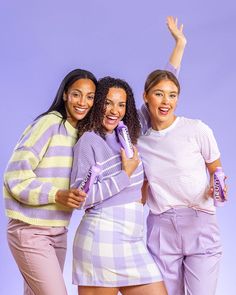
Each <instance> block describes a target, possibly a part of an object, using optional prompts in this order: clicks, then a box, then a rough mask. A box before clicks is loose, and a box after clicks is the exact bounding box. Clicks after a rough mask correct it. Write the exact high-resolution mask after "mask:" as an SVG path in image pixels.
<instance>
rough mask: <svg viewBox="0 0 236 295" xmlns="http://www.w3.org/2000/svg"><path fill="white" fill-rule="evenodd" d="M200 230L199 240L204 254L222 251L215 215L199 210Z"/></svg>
mask: <svg viewBox="0 0 236 295" xmlns="http://www.w3.org/2000/svg"><path fill="white" fill-rule="evenodd" d="M200 215H201V221H202V222H201V231H200V234H199V242H200V245H201V246H202V248H203V250H204V252H205V253H206V254H215V253H221V252H222V245H221V238H220V230H219V227H218V224H217V221H216V216H215V215H211V214H208V213H204V212H201V213H200Z"/></svg>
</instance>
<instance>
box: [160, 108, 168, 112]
mask: <svg viewBox="0 0 236 295" xmlns="http://www.w3.org/2000/svg"><path fill="white" fill-rule="evenodd" d="M160 110H161V111H163V112H168V111H169V109H166V108H160Z"/></svg>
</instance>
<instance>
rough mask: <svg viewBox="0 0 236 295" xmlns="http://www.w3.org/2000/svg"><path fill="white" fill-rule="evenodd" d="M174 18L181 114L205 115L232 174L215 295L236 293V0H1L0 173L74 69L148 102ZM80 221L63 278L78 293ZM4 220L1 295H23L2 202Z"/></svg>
mask: <svg viewBox="0 0 236 295" xmlns="http://www.w3.org/2000/svg"><path fill="white" fill-rule="evenodd" d="M167 15H177V16H178V17H179V20H180V21H181V22H183V23H184V25H185V33H186V36H187V39H188V44H187V48H186V52H185V55H184V60H183V63H182V69H181V74H180V82H181V84H182V94H181V98H180V102H179V107H178V113H179V114H182V115H185V116H189V117H192V118H201V119H202V120H203V121H204V122H206V123H208V124H209V125H210V126H211V127H212V128H213V129H214V131H215V136H216V138H217V140H218V143H219V147H220V150H221V152H222V162H223V165H224V169H225V172H226V173H227V175H228V184H229V186H230V192H229V198H230V201H229V202H228V204H227V205H226V206H225V207H224V208H220V209H219V210H218V219H219V223H220V227H221V232H222V241H223V244H224V257H223V260H222V266H221V271H220V278H219V284H218V289H217V295H224V294H227V295H235V294H236V285H235V272H234V266H235V265H236V254H235V245H236V235H235V224H236V223H235V209H236V202H235V197H234V196H235V193H236V190H235V185H234V184H235V180H236V179H235V174H236V170H235V166H236V165H235V160H234V158H233V157H234V153H235V144H236V140H235V106H236V103H235V95H236V94H235V89H234V87H235V85H236V74H235V66H236V64H235V52H236V41H235V35H236V4H235V1H234V0H225V1H221V2H219V3H217V2H216V1H213V0H208V1H203V0H198V1H187V0H183V1H181V0H180V1H176V0H175V1H174V0H173V1H157V0H145V1H144V0H139V1H138V0H119V1H114V0H97V1H95V0H94V1H92V0H86V1H79V0H77V1H76V0H73V1H70V0H68V1H59V0H56V1H55V0H51V1H44V0H42V1H32V0H22V1H12V0H8V1H5V2H3V1H1V3H0V40H1V45H0V58H1V62H0V71H1V79H0V81H1V88H0V89H1V109H0V112H1V115H0V118H1V124H0V131H1V157H0V169H1V171H0V172H1V175H2V174H3V171H4V168H5V166H6V163H7V161H8V159H9V157H10V155H11V153H12V150H13V147H14V145H15V143H16V141H17V140H18V138H19V136H20V134H21V132H22V131H23V129H24V128H25V127H26V125H27V124H28V123H30V122H31V121H32V120H33V119H34V118H35V117H36V116H37V115H38V114H39V113H41V112H43V111H44V110H46V109H47V107H48V106H49V104H50V103H51V101H52V99H53V98H54V95H55V93H56V90H57V87H58V86H59V83H60V82H61V79H62V78H63V77H64V75H65V74H66V73H67V72H68V71H70V70H72V69H74V68H77V67H81V68H86V69H89V70H91V71H92V72H94V74H95V75H96V76H97V77H102V76H104V75H113V76H117V77H121V78H124V79H127V81H129V82H130V84H131V85H132V87H133V89H134V92H135V95H136V98H137V104H138V105H140V104H141V102H142V98H141V97H142V90H143V84H144V80H145V77H146V76H147V74H148V73H149V72H150V71H151V70H153V69H155V68H157V67H163V66H164V65H165V63H166V61H167V59H168V56H169V54H170V52H171V49H172V47H173V40H172V39H171V37H170V35H169V33H168V31H167V28H166V25H165V19H166V16H167ZM80 218H81V214H80V213H79V212H75V214H74V216H73V218H72V222H71V226H70V235H69V249H68V256H67V261H66V266H65V273H64V274H65V279H66V283H67V286H68V292H69V294H77V292H76V288H75V287H74V286H72V285H71V245H72V239H73V234H74V232H75V229H76V226H77V224H78V223H79V221H80ZM0 223H1V227H0V274H1V275H0V280H1V281H0V282H1V291H0V293H1V294H2V295H18V294H22V280H21V275H20V273H19V271H18V269H17V267H16V265H15V262H14V260H13V258H12V256H11V254H10V251H9V250H8V246H7V241H6V236H5V228H6V223H7V219H6V217H5V214H4V205H3V200H2V198H0ZM49 275H50V274H49Z"/></svg>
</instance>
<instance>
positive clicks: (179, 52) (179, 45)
mask: <svg viewBox="0 0 236 295" xmlns="http://www.w3.org/2000/svg"><path fill="white" fill-rule="evenodd" d="M185 46H186V41H185V40H178V41H177V42H176V45H175V47H174V49H173V51H172V53H171V55H170V58H169V63H170V64H171V65H172V66H173V67H174V68H175V69H178V68H179V67H180V65H181V61H182V58H183V54H184V49H185Z"/></svg>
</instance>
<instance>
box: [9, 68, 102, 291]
mask: <svg viewBox="0 0 236 295" xmlns="http://www.w3.org/2000/svg"><path fill="white" fill-rule="evenodd" d="M96 84H97V80H96V78H95V77H94V75H93V74H92V73H90V72H88V71H85V70H81V69H76V70H74V71H72V72H70V73H69V74H68V75H67V76H66V77H65V78H64V80H63V81H62V83H61V85H60V87H59V89H58V92H57V94H56V97H55V100H54V101H53V103H52V105H51V107H50V108H49V110H48V111H47V112H45V113H43V114H42V115H40V116H39V117H38V118H37V119H36V120H35V121H34V122H33V124H31V125H30V126H28V128H26V130H25V131H24V133H23V135H22V137H21V139H20V140H19V142H18V143H17V145H16V147H15V149H14V152H13V155H12V157H11V159H10V161H9V163H8V166H7V168H6V172H5V175H4V199H5V207H6V214H7V216H8V217H9V223H8V232H7V234H8V242H9V246H10V249H11V251H12V254H13V256H14V258H15V260H16V263H17V264H18V267H19V269H20V271H21V273H22V275H23V277H24V282H25V284H24V287H25V288H24V289H25V290H24V294H34V295H48V294H57V295H66V294H67V292H66V287H65V283H64V280H63V275H62V271H63V266H64V261H65V255H66V247H67V228H66V227H67V225H68V223H69V221H70V217H71V214H72V210H73V208H78V207H79V205H80V203H81V201H83V200H84V196H85V194H84V193H83V192H82V191H79V190H77V189H70V188H69V180H70V173H71V165H72V147H73V145H74V144H75V142H76V141H77V139H78V128H79V126H80V124H81V122H84V120H86V118H85V117H86V116H87V115H88V113H89V112H90V110H91V108H92V106H93V103H94V94H95V89H96ZM49 274H50V275H49Z"/></svg>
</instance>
